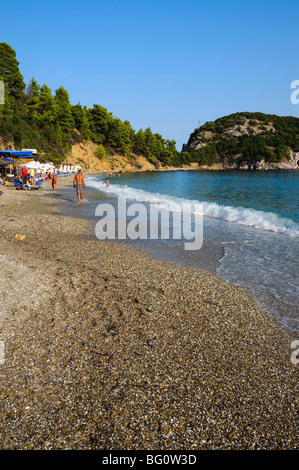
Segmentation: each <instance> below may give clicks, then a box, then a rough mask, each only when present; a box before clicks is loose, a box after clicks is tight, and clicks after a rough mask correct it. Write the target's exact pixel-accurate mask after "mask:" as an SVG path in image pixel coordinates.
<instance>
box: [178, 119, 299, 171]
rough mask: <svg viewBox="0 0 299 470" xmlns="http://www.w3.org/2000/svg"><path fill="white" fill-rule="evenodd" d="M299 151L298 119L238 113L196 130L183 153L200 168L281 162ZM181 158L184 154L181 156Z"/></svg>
mask: <svg viewBox="0 0 299 470" xmlns="http://www.w3.org/2000/svg"><path fill="white" fill-rule="evenodd" d="M291 152H299V118H296V117H292V116H287V117H281V116H276V115H270V114H263V113H259V112H256V113H250V112H242V113H235V114H231V115H229V116H225V117H222V118H219V119H217V120H216V121H214V122H207V123H205V124H204V125H203V126H201V127H199V128H197V129H195V131H194V132H193V133H192V134H191V135H190V138H189V141H188V143H187V145H186V146H184V154H185V156H186V158H188V159H189V160H190V161H196V162H198V163H199V164H200V165H212V164H214V163H224V162H227V161H229V160H234V161H237V162H238V163H244V162H251V161H261V160H264V161H266V162H272V163H278V162H281V161H284V160H288V159H290V157H291ZM181 155H182V154H181Z"/></svg>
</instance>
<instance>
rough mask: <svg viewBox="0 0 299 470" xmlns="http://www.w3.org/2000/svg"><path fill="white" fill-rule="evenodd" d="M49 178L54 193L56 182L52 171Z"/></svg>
mask: <svg viewBox="0 0 299 470" xmlns="http://www.w3.org/2000/svg"><path fill="white" fill-rule="evenodd" d="M49 178H50V179H51V180H52V189H53V192H54V193H55V185H56V183H57V180H56V176H55V175H54V174H53V173H49Z"/></svg>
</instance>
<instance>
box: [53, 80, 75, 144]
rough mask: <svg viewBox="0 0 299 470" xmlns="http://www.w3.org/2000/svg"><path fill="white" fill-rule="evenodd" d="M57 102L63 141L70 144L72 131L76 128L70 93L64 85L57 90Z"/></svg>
mask: <svg viewBox="0 0 299 470" xmlns="http://www.w3.org/2000/svg"><path fill="white" fill-rule="evenodd" d="M55 102H56V106H57V120H58V123H59V126H60V129H61V133H62V141H63V142H65V143H66V144H68V145H69V139H70V135H71V132H72V130H73V128H74V120H73V117H72V110H71V104H70V99H69V94H68V92H67V90H66V89H65V88H63V86H61V87H59V88H57V90H55Z"/></svg>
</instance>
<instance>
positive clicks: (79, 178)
mask: <svg viewBox="0 0 299 470" xmlns="http://www.w3.org/2000/svg"><path fill="white" fill-rule="evenodd" d="M74 188H76V192H77V196H78V203H80V201H83V189H86V185H85V181H84V177H83V174H82V170H81V169H79V170H78V173H77V174H76V176H75V178H74Z"/></svg>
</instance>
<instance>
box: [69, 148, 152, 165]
mask: <svg viewBox="0 0 299 470" xmlns="http://www.w3.org/2000/svg"><path fill="white" fill-rule="evenodd" d="M96 148H97V145H96V144H95V143H94V142H88V143H76V144H74V145H72V150H71V152H70V154H69V155H68V156H67V159H66V164H69V165H79V166H81V167H82V168H83V169H84V170H96V171H152V170H154V169H155V167H154V165H153V164H151V163H150V162H149V161H148V160H147V159H146V158H145V157H141V156H138V157H137V156H136V157H125V156H122V155H112V156H109V157H108V156H107V157H105V158H103V159H100V158H98V157H97V156H96Z"/></svg>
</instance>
